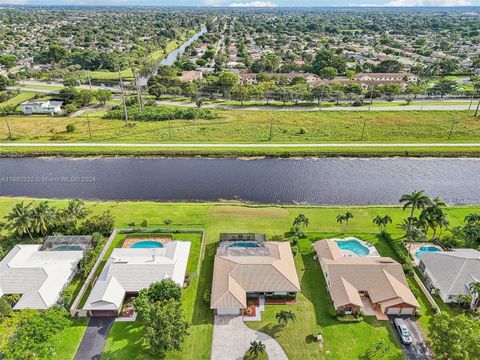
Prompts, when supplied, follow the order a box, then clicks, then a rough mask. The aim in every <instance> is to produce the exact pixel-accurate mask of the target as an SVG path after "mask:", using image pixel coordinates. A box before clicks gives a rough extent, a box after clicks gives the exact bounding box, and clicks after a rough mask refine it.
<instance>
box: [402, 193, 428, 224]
mask: <svg viewBox="0 0 480 360" xmlns="http://www.w3.org/2000/svg"><path fill="white" fill-rule="evenodd" d="M400 202H401V203H404V204H403V210H405V209H407V208H409V207H411V210H410V218H412V219H413V215H414V212H415V209H424V208H425V207H426V206H427V205H429V204H430V203H431V199H430V198H429V197H428V196H427V195H425V193H424V192H423V190H422V191H414V192H412V193H411V194H405V195H402V197H401V198H400Z"/></svg>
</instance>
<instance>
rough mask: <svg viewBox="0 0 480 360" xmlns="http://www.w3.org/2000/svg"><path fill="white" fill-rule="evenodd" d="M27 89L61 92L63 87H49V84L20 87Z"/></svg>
mask: <svg viewBox="0 0 480 360" xmlns="http://www.w3.org/2000/svg"><path fill="white" fill-rule="evenodd" d="M21 86H22V87H24V88H28V89H40V90H62V89H63V88H64V86H58V85H51V84H24V85H21Z"/></svg>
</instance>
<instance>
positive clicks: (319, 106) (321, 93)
mask: <svg viewBox="0 0 480 360" xmlns="http://www.w3.org/2000/svg"><path fill="white" fill-rule="evenodd" d="M323 90H325V88H324V87H322V91H321V92H320V102H319V103H318V110H322V101H323Z"/></svg>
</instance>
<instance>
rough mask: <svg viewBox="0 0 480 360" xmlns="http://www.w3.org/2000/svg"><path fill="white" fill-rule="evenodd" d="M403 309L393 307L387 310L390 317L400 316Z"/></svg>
mask: <svg viewBox="0 0 480 360" xmlns="http://www.w3.org/2000/svg"><path fill="white" fill-rule="evenodd" d="M400 311H401V308H398V307H391V308H388V309H387V314H388V315H400Z"/></svg>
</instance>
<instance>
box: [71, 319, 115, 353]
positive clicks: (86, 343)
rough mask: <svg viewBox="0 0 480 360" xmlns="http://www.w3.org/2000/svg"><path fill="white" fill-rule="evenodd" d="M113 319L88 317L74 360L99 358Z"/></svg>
mask: <svg viewBox="0 0 480 360" xmlns="http://www.w3.org/2000/svg"><path fill="white" fill-rule="evenodd" d="M114 321H115V318H113V317H106V318H105V317H97V318H90V321H89V322H88V326H87V330H86V331H85V334H84V335H83V338H82V341H81V342H80V346H79V347H78V350H77V353H76V354H75V358H74V360H100V359H101V357H102V352H103V348H104V347H105V342H106V341H107V337H108V333H109V332H110V329H111V327H112V325H113V323H114Z"/></svg>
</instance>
